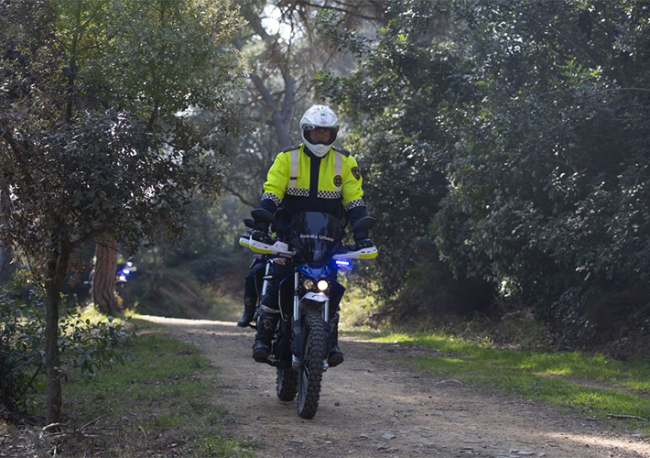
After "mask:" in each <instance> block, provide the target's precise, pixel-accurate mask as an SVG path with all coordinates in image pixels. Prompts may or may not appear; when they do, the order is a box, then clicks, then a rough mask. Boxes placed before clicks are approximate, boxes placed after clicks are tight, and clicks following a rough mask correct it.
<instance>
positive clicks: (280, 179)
mask: <svg viewBox="0 0 650 458" xmlns="http://www.w3.org/2000/svg"><path fill="white" fill-rule="evenodd" d="M312 161H320V167H319V168H318V184H317V187H312V186H311V185H312V183H311V181H312V174H313V171H312ZM362 184H363V178H362V177H361V173H360V172H359V167H358V165H357V161H356V160H355V159H354V158H353V157H352V156H351V155H350V153H348V152H347V151H345V150H343V149H341V148H332V149H331V150H330V151H329V152H328V153H327V154H326V155H325V156H324V157H323V158H320V159H319V158H315V157H311V156H310V155H308V154H307V152H305V145H304V143H301V144H300V145H299V146H298V147H296V148H292V149H290V150H287V151H283V152H282V153H280V154H279V155H278V156H277V157H276V159H275V162H274V163H273V165H272V166H271V168H270V170H269V172H268V175H267V179H266V182H265V183H264V194H263V195H262V199H263V200H264V199H270V200H272V201H273V203H274V204H275V205H276V206H279V205H280V203H281V202H282V201H283V200H284V199H285V197H289V196H292V197H294V196H295V197H307V198H310V200H311V199H314V198H316V199H317V200H315V201H313V202H315V203H314V204H312V207H313V206H316V207H318V206H320V205H319V204H318V200H319V199H325V200H329V202H325V201H322V205H323V206H324V207H328V208H331V207H332V204H334V203H335V202H333V201H332V200H339V202H340V203H342V204H343V207H344V208H345V210H346V211H349V210H351V209H353V208H355V207H360V206H365V204H364V202H363V190H362ZM290 200H294V199H290ZM313 211H328V210H326V209H322V210H321V209H319V208H313Z"/></svg>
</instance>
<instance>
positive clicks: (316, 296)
mask: <svg viewBox="0 0 650 458" xmlns="http://www.w3.org/2000/svg"><path fill="white" fill-rule="evenodd" d="M305 299H307V300H309V301H314V302H327V301H328V300H329V297H327V296H326V295H325V294H323V293H314V292H312V291H310V292H308V293H305V295H304V296H302V298H300V301H301V302H302V301H304V300H305Z"/></svg>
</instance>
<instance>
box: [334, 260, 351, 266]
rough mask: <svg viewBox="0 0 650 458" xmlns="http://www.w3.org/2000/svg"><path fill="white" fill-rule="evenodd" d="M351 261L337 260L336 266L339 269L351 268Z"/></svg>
mask: <svg viewBox="0 0 650 458" xmlns="http://www.w3.org/2000/svg"><path fill="white" fill-rule="evenodd" d="M350 264H351V263H350V261H346V260H345V259H337V260H336V265H337V266H339V267H349V266H350Z"/></svg>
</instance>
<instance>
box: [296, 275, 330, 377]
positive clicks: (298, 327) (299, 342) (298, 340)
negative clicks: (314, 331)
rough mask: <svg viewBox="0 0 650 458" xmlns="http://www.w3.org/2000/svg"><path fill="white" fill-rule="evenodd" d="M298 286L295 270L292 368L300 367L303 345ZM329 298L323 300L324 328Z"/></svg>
mask: <svg viewBox="0 0 650 458" xmlns="http://www.w3.org/2000/svg"><path fill="white" fill-rule="evenodd" d="M299 286H300V273H299V272H295V273H294V278H293V291H294V293H293V326H292V328H293V338H292V339H291V340H292V343H293V346H292V350H291V366H292V367H293V369H294V370H298V369H299V368H300V363H301V362H302V349H303V348H304V345H303V338H304V334H303V323H302V319H301V318H300V316H301V314H300V295H299V293H298V291H299ZM329 311H330V299H329V297H328V298H327V299H326V300H325V301H323V321H324V322H325V329H327V330H329V316H330V313H329ZM325 348H326V349H327V348H329V333H328V334H327V336H326V338H325ZM327 367H328V365H327V355H326V356H325V360H324V361H323V369H327Z"/></svg>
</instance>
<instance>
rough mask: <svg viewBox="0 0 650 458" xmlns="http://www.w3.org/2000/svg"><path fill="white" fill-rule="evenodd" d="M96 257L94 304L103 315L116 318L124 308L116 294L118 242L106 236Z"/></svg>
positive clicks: (99, 240)
mask: <svg viewBox="0 0 650 458" xmlns="http://www.w3.org/2000/svg"><path fill="white" fill-rule="evenodd" d="M95 256H96V260H95V273H94V275H93V302H94V303H95V305H96V306H97V307H99V310H100V311H101V312H102V313H104V314H106V315H110V316H115V315H117V314H119V313H120V312H121V311H122V307H121V306H120V304H119V302H118V300H117V296H116V294H115V271H116V270H117V240H115V238H113V237H111V236H104V237H102V238H100V239H98V240H97V248H96V249H95Z"/></svg>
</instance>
